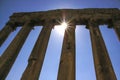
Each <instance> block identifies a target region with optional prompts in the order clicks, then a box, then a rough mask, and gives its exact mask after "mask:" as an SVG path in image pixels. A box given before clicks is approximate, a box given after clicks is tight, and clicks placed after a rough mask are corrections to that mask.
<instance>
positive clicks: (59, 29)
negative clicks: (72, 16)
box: [55, 21, 68, 36]
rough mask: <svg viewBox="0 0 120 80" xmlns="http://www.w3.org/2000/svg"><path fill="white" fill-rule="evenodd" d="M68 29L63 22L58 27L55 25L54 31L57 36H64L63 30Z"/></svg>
mask: <svg viewBox="0 0 120 80" xmlns="http://www.w3.org/2000/svg"><path fill="white" fill-rule="evenodd" d="M67 27H68V24H67V23H66V22H65V21H64V22H62V23H61V24H60V25H55V31H56V32H57V33H58V34H59V35H62V36H63V35H64V32H65V29H66V28H67Z"/></svg>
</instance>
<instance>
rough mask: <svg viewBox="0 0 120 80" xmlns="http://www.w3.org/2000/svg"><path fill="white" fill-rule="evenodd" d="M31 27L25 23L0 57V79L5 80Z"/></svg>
mask: <svg viewBox="0 0 120 80" xmlns="http://www.w3.org/2000/svg"><path fill="white" fill-rule="evenodd" d="M31 29H32V27H31V26H30V25H29V24H27V23H26V24H25V25H24V26H23V27H22V29H21V30H20V32H19V33H18V34H17V36H16V37H15V38H14V40H13V41H12V42H11V44H10V45H9V46H8V48H7V49H6V50H5V52H4V53H3V55H2V56H1V58H0V80H5V78H6V76H7V75H8V73H9V71H10V69H11V67H12V65H13V64H14V62H15V60H16V58H17V56H18V53H19V51H20V49H21V47H22V45H23V44H24V42H25V40H26V38H27V36H28V34H29V32H30V31H31Z"/></svg>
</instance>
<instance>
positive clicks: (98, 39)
mask: <svg viewBox="0 0 120 80" xmlns="http://www.w3.org/2000/svg"><path fill="white" fill-rule="evenodd" d="M89 29H90V35H91V42H92V50H93V57H94V65H95V71H96V77H97V80H117V79H116V76H115V73H114V70H113V67H112V64H111V61H110V58H109V55H108V52H107V49H106V47H105V43H104V40H103V38H102V35H101V33H100V30H99V27H98V25H97V24H96V22H91V23H89Z"/></svg>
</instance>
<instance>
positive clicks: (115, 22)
mask: <svg viewBox="0 0 120 80" xmlns="http://www.w3.org/2000/svg"><path fill="white" fill-rule="evenodd" d="M113 27H116V28H120V20H116V21H113Z"/></svg>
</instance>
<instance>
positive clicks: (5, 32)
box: [0, 22, 16, 46]
mask: <svg viewBox="0 0 120 80" xmlns="http://www.w3.org/2000/svg"><path fill="white" fill-rule="evenodd" d="M14 28H16V25H15V24H13V23H11V22H8V23H7V24H6V26H5V27H4V28H3V29H2V30H1V31H0V46H1V45H2V44H3V43H4V41H5V40H6V39H7V37H8V36H9V34H10V33H11V32H12V31H13V30H14Z"/></svg>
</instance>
